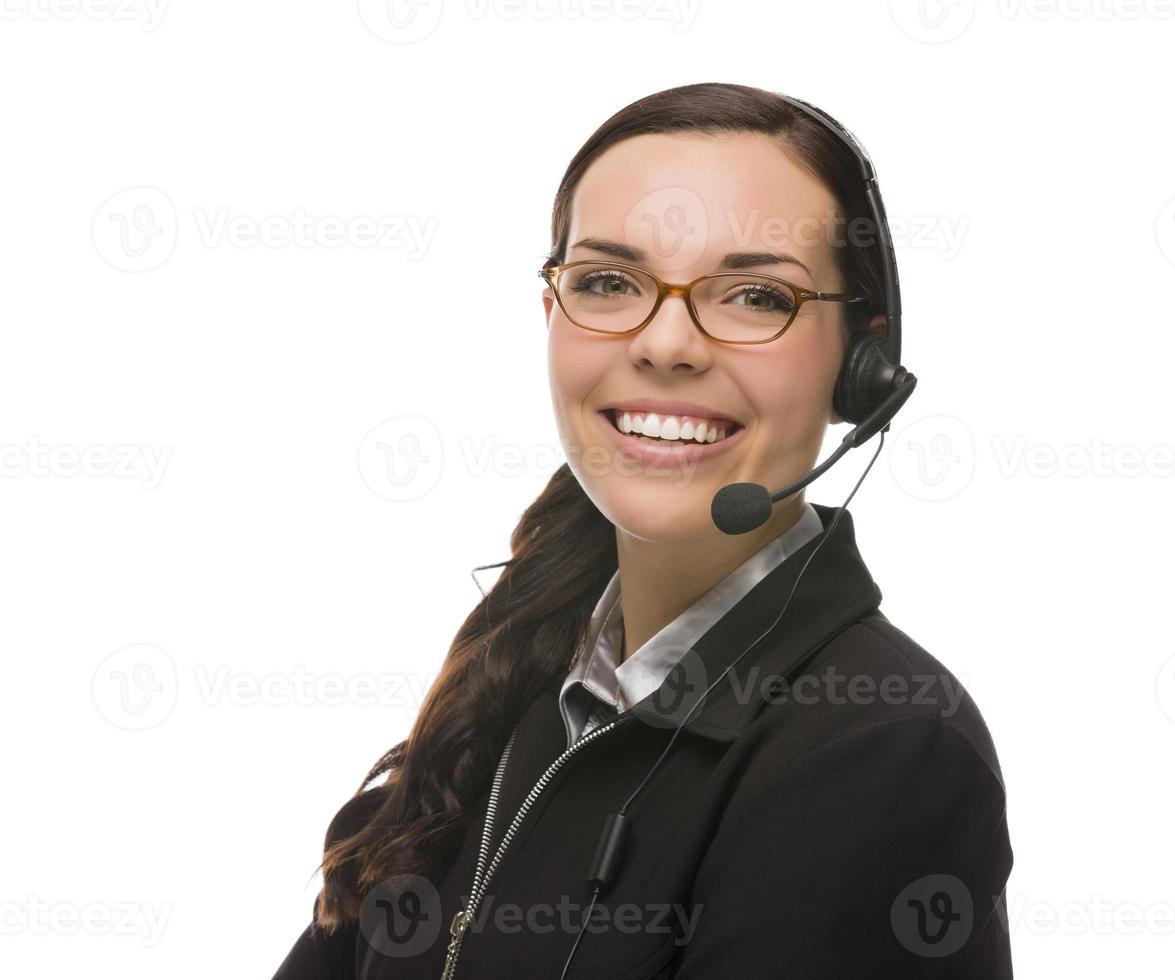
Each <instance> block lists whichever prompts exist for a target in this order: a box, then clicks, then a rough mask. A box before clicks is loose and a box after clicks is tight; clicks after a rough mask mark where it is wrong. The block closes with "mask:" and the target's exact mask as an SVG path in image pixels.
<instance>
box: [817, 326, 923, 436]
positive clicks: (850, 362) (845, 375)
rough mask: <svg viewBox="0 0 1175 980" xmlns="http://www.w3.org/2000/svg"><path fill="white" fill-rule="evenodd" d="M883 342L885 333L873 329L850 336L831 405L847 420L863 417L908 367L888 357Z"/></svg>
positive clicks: (851, 420) (887, 394)
mask: <svg viewBox="0 0 1175 980" xmlns="http://www.w3.org/2000/svg"><path fill="white" fill-rule="evenodd" d="M884 344H885V335H884V334H879V333H874V332H873V331H863V332H861V333H858V334H855V335H854V336H853V337H851V338H850V339H849V347H848V350H847V351H845V359H844V363H843V364H842V365H841V369H840V374H839V375H837V378H836V387H835V388H834V390H833V394H832V407H833V408H834V409H836V414H837V415H839V416H840V417H841V418H842V419H844V420H845V421H846V422H850V423H852V424H853V425H856V424H858V423H860V422H862V421H864V420H865V419H866V418H867V417H868V415H869V413H870V412H872V411H873V410H874V409H875V408H877V406H878V405H880V404H881V403H882V402H883V401H885V399H886V398H887V397H888V396H889V394H890V392H892V391H893V390H894V387H895V386H896V385H897V384H899V383H900V382H901V380H902V379H903V378H904V377H905V375H906V370H905V368H903V367H902V366H901V365H896V364H890V362H889V361H888V360H886V357H885V349H884Z"/></svg>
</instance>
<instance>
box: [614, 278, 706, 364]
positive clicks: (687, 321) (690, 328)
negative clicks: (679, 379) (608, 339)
mask: <svg viewBox="0 0 1175 980" xmlns="http://www.w3.org/2000/svg"><path fill="white" fill-rule="evenodd" d="M628 356H629V360H631V361H632V362H633V363H634V364H636V365H637V366H644V367H652V368H654V369H655V370H659V371H665V372H673V371H677V372H679V373H680V372H682V371H690V370H704V369H705V368H707V367H709V365H710V361H711V357H712V351H711V350H710V344H709V341H708V339H707V338H706V337H705V336H704V335H703V334H702V332H701V331H700V330H699V329H698V326H697V324H696V323H694V319H693V317H692V316H691V315H690V311H689V307H688V306H687V305H686V302H685V297H684V296H681V295H677V294H675V295H672V296H666V297H665V299H664V300H663V301H662V303H661V306H660V308H659V309H658V310H657V312H656V314H655V315H654V317H653V319H652V320H650V321H649V322H648V323H646V324H645V325H644V327H643V328H641V329H640V330H638V331H637V332H636V333H635V334H633V336H632V339H631V340H630V341H629V345H628Z"/></svg>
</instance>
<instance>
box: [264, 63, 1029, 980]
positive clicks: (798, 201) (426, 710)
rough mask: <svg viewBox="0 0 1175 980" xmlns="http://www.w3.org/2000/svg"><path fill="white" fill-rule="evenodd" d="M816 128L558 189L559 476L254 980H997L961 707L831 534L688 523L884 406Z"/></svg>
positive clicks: (649, 161)
mask: <svg viewBox="0 0 1175 980" xmlns="http://www.w3.org/2000/svg"><path fill="white" fill-rule="evenodd" d="M828 119H829V122H828V123H826V122H823V121H821V119H820V118H819V117H818V116H817V115H815V114H813V113H811V112H808V111H806V110H803V109H801V108H800V106H799V105H798V104H797V103H795V102H793V101H792V100H790V99H788V98H787V97H784V96H780V95H777V94H775V93H771V92H767V91H763V90H761V89H756V88H751V87H749V86H743V85H735V84H723V83H704V84H697V85H686V86H681V87H679V88H673V89H668V90H666V91H663V92H658V93H655V94H653V95H651V96H649V97H647V98H644V99H641V100H639V101H638V102H636V103H633V104H632V105H630V106H628V107H626V108H624V109H622V110H621V111H620V112H618V113H616V114H615V115H614V116H613V117H612V118H610V119H609V120H607V121H606V122H605V123H604V124H603V125H602V126H601V127H600V128H599V129H598V130H597V131H596V132H595V133H594V134H592V136H590V137H589V139H588V140H587V142H586V143H585V144H584V146H583V147H582V148H581V150H580V151H579V152H578V153H577V154H576V156H575V157H574V158H573V159H572V161H571V163H570V164H569V166H568V168H567V171H566V173H565V174H564V176H563V179H562V182H561V183H560V186H559V189H558V192H557V194H556V198H555V202H554V210H553V219H552V236H551V246H552V247H551V252H550V254H549V256H548V258H547V261H546V263H545V265H544V267H543V269H542V270H540V275H542V277H543V280H544V282H545V284H546V285H545V288H544V289H543V292H542V303H543V315H544V317H545V318H546V323H547V329H548V368H549V383H550V395H551V404H552V409H553V412H554V416H555V420H556V423H557V426H558V430H559V434H560V438H561V440H562V443H563V446H564V449H565V450H566V453H567V457H568V462H567V464H566V465H564V466H561V467H560V468H559V469H558V470H557V471H556V472H555V474H554V475H553V476H552V478H551V481H550V483H549V484H548V486H547V487H546V489H545V490H544V491H543V493H542V494H541V495H540V496H539V497H538V499H536V500H535V501H534V502H533V503H532V504H531V505H530V506H529V507H528V508H527V510H526V512H525V513H524V514H523V515H522V519H521V521H520V522H519V524H518V526H517V527H516V528H515V529H514V532H513V534H512V536H511V547H512V557H511V558H510V559H509V560H508V561H506V562H504V563H502V564H503V565H504V566H505V568H504V571H503V573H502V574H501V576H500V578H499V580H498V582H497V583H496V584H495V586H494V588H493V589H492V590H491V591H490V592H489V594H488V595H486V596H485V597H484V598H483V600H482V601H481V602H480V603H479V604H478V605H477V607H476V608H475V609H474V610H473V611H472V612H471V613H470V614H469V616H468V618H467V619H466V620H465V622H464V624H463V625H462V627H461V629H460V630H459V631H458V633H457V636H456V637H455V639H454V641H453V644H452V646H451V648H450V650H449V653H448V657H447V659H446V662H445V665H444V668H443V670H442V672H441V675H440V676H439V677H438V678H437V680H436V682H435V683H434V685H433V687H432V689H431V691H430V692H429V695H428V697H427V699H426V701H425V704H424V706H423V708H422V710H421V712H420V716H419V717H418V719H417V720H416V722H415V725H414V727H413V730H412V733H411V734H410V736H409V738H408V739H407V740H405V741H404V742H401V743H400V744H398V745H396V746H395V747H393V748H392V749H391V750H390V751H389V752H388V753H387V754H386V755H385V756H384V757H383V758H382V759H380V760H379V761H378V762H377V763H376V765H375V766H374V767H373V768H372V769H371V771H370V772H369V773H368V775H367V777H366V779H364V781H363V783H362V784H361V786H360V788H359V790H358V791H357V792H356V794H355V796H354V797H353V798H352V799H351V800H350V801H348V802H347V803H346V804H345V805H344V806H343V807H342V808H341V809H340V811H339V812H338V814H337V815H336V817H335V819H334V820H333V821H332V823H331V826H330V827H329V828H328V830H327V835H326V847H325V854H324V860H323V865H322V868H323V878H324V886H323V889H322V891H321V893H320V894H319V896H318V898H317V901H316V903H315V908H314V919H313V922H312V923H311V924H310V926H308V927H307V928H306V930H305V931H304V933H303V934H302V936H301V937H300V938H299V939H298V941H297V943H296V944H295V946H294V948H293V949H291V950H290V953H289V955H288V956H287V958H286V960H285V962H284V963H283V964H282V966H281V967H280V968H279V969H278V972H277V974H276V977H275V980H294V978H310V977H333V976H338V977H355V976H362V977H365V978H377V977H388V978H391V977H396V978H397V980H406V978H415V977H441V978H450V980H451V978H452V977H454V976H468V977H471V978H472V977H517V976H520V975H521V976H535V977H562V978H569V977H583V978H589V977H590V978H596V980H598V978H604V977H606V978H626V980H640V978H667V977H674V978H678V980H703V978H707V980H708V978H714V977H724V976H745V977H768V976H794V977H803V978H805V980H813V978H829V980H832V978H837V980H840V978H843V977H854V978H857V980H870V978H874V980H883V978H884V980H890V978H893V977H903V978H916V977H939V978H947V977H950V978H977V980H978V978H984V980H1001V978H1006V977H1010V976H1011V975H1012V973H1011V954H1010V948H1009V941H1008V936H1007V933H1006V931H1005V930H1004V929H1003V926H1002V923H1003V922H1004V921H1006V902H1005V898H1004V886H1005V882H1006V881H1007V878H1008V874H1009V872H1010V869H1011V864H1012V853H1011V847H1010V843H1009V838H1008V829H1007V823H1006V820H1005V800H1004V789H1003V780H1002V776H1001V773H1000V768H999V763H998V760H997V757H996V752H995V748H994V745H993V744H992V740H991V737H990V735H989V733H988V731H987V727H986V725H985V724H984V721H983V718H982V715H981V714H980V712H979V709H978V707H977V706H976V705H975V703H974V701H973V700H972V699H971V697H970V696H969V695H968V694H967V692H966V691H965V690H964V689H963V688H962V685H960V684H959V682H958V680H957V679H956V678H955V677H954V675H953V674H951V672H950V671H949V670H948V669H947V668H946V667H944V666H943V664H941V663H940V662H939V661H938V660H936V659H935V658H933V657H932V656H931V655H930V654H929V653H928V652H927V651H925V650H924V649H922V647H920V646H919V645H918V644H917V643H915V642H914V641H913V640H912V639H911V638H910V637H909V636H908V635H907V634H905V633H904V632H902V631H901V630H899V629H897V628H896V627H895V626H893V625H892V624H891V623H890V622H889V620H888V619H887V618H886V616H885V615H884V614H883V613H882V612H881V610H880V608H879V605H880V601H881V591H880V589H879V588H878V586H877V585H876V583H875V582H874V580H873V578H872V576H871V574H870V572H869V570H868V568H867V567H866V565H865V563H864V561H863V559H862V557H861V555H860V552H859V551H858V549H857V546H856V542H855V538H854V532H853V521H852V518H851V516H850V515H849V514H848V512H847V510H843V509H842V510H838V511H835V512H834V509H833V508H830V507H826V506H823V505H819V504H810V503H808V502H806V501H805V500H804V495H803V492H802V491H799V492H793V493H790V494H788V495H786V496H781V497H780V499H778V500H777V501H774V503H773V505H772V506H770V507H769V513H768V514H767V516H766V519H765V520H763V521H762V522H761V523H759V524H756V525H754V526H753V528H752V529H751V530H749V531H747V532H746V533H724V532H723V531H720V530H719V529H718V527H716V525H715V520H714V518H713V516H712V514H711V501H712V500H713V499H714V497H715V494H716V493H717V492H718V491H719V490H721V489H722V488H723V487H725V486H727V485H729V484H732V483H737V482H746V483H755V484H764V485H767V486H784V487H790V486H791V485H792V484H793V483H795V482H796V481H797V480H798V479H799V478H801V477H803V476H804V475H805V474H808V473H810V472H811V470H812V467H813V463H814V462H815V459H816V457H817V454H818V452H819V450H820V447H821V444H822V441H823V438H824V435H825V432H826V430H827V427H828V426H829V424H835V423H839V422H842V421H850V422H853V423H863V420H866V419H867V418H868V416H869V414H870V412H872V411H875V410H876V409H877V406H876V405H872V404H869V405H866V406H865V407H864V409H862V407H861V402H860V398H859V396H860V395H861V392H859V391H851V392H848V393H846V392H845V391H844V390H843V386H844V378H845V377H846V373H845V370H844V369H845V366H846V363H847V362H848V361H852V360H854V359H855V358H857V357H858V356H873V355H872V354H871V353H870V352H871V351H874V352H875V351H876V350H878V349H879V347H880V345H879V344H878V343H875V342H874V341H875V340H877V339H878V338H879V337H881V335H882V334H881V332H882V330H883V329H885V328H887V327H892V326H893V325H894V324H895V323H897V324H899V325H900V319H898V318H895V317H894V315H893V314H894V311H895V309H896V298H894V297H891V296H889V295H887V293H889V292H891V290H889V289H887V287H888V286H889V285H890V284H895V278H896V273H895V274H892V275H889V276H887V274H886V262H887V257H886V253H885V249H884V246H883V243H884V242H887V241H888V239H884V238H882V237H880V233H881V229H879V228H877V227H876V226H874V227H873V228H872V232H873V234H872V235H871V236H867V240H860V239H859V238H858V237H854V236H846V234H845V232H846V230H848V229H850V228H854V227H856V228H859V227H860V225H861V223H865V224H866V226H868V224H869V220H870V216H871V215H876V214H877V213H878V211H877V210H875V209H874V208H873V206H872V203H871V201H870V198H869V196H868V193H869V191H867V188H866V186H865V183H866V182H864V181H862V179H861V169H860V158H859V157H858V156H857V155H856V154H855V153H854V151H853V150H852V148H851V146H850V144H849V143H848V142H847V141H846V139H845V138H844V137H842V136H841V135H838V133H837V132H836V131H834V130H833V128H832V125H835V122H834V121H833V120H831V117H828ZM895 285H896V284H895ZM887 301H889V302H887ZM885 337H886V340H887V341H889V340H893V341H894V342H895V343H894V346H895V347H896V341H897V339H898V338H897V337H891V336H890V335H889V334H888V333H887V334H886V335H885ZM860 352H865V354H864V355H861V353H860ZM895 363H896V362H895ZM847 376H848V377H854V378H855V377H856V376H857V375H856V374H855V373H853V372H849V374H848V375H847ZM846 405H851V406H852V410H851V411H850V410H849V409H847V408H846V407H845V406H846ZM838 406H839V409H838ZM842 411H843V412H844V415H842V414H841V412H842ZM865 427H867V422H865V423H864V424H863V425H862V428H865ZM483 567H492V566H483ZM793 600H794V601H793ZM785 612H786V613H787V615H786V616H784V613H785ZM750 654H753V656H747V655H750ZM735 668H738V669H737V670H736V669H735ZM830 676H831V677H835V678H837V679H838V681H839V683H837V685H836V690H835V693H832V692H827V685H826V686H825V687H823V688H822V687H821V686H820V684H819V683H816V684H814V683H813V681H814V680H817V679H827V678H828V677H830ZM927 678H930V679H931V682H930V683H926V679H927ZM877 691H884V692H886V696H885V697H882V698H880V699H879V698H878V697H877V696H876V695H875V693H874V692H877ZM914 691H916V692H918V696H917V697H915V696H913V695H912V694H911V693H910V692H914ZM825 692H827V693H825ZM789 693H794V696H789ZM679 735H680V736H684V737H681V738H679V737H678V736H679ZM381 775H386V779H385V780H384V781H383V782H382V783H379V784H378V785H374V786H371V785H370V784H372V783H373V782H374V781H375V780H376V778H377V777H378V776H381ZM369 786H370V788H368V787H369ZM601 829H603V833H602V834H601ZM593 855H594V859H593ZM589 859H591V860H589ZM589 923H591V926H590V928H589ZM585 932H590V933H591V935H590V936H586V937H585ZM523 963H525V966H524V967H523V966H522V965H521V964H523Z"/></svg>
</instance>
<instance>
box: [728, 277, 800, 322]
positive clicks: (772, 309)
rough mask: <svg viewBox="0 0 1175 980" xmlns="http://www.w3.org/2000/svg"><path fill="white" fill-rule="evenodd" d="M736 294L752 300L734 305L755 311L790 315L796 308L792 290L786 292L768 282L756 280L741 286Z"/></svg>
mask: <svg viewBox="0 0 1175 980" xmlns="http://www.w3.org/2000/svg"><path fill="white" fill-rule="evenodd" d="M735 295H736V296H739V297H746V298H747V299H748V300H750V302H748V303H733V304H732V305H734V306H739V307H742V308H743V309H745V310H749V311H751V312H753V313H786V314H788V315H790V314H791V313H792V312H793V311H794V310H795V308H796V302H795V298H794V297H793V296H792V294H791V293H790V292H784V291H783V290H781V289H778V288H777V287H775V286H770V285H768V284H767V283H762V282H756V283H750V284H748V285H746V286H740V287H738V289H737V292H736V294H735ZM728 302H729V301H728Z"/></svg>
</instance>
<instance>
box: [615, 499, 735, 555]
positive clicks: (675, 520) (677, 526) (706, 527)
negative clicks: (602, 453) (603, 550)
mask: <svg viewBox="0 0 1175 980" xmlns="http://www.w3.org/2000/svg"><path fill="white" fill-rule="evenodd" d="M642 498H643V499H642ZM711 498H712V495H710V494H705V493H703V492H702V491H701V489H700V487H693V488H687V489H682V488H672V489H670V488H662V489H659V490H655V491H653V492H650V493H648V494H634V493H632V492H631V490H630V489H629V488H624V487H622V488H620V489H619V490H617V491H615V492H612V493H607V494H606V495H605V496H604V499H603V500H602V502H598V503H597V506H598V507H599V508H600V511H601V513H603V514H604V516H605V517H607V518H608V520H610V521H611V522H612V523H613V524H615V525H616V527H617V528H618V529H619V530H621V531H623V532H624V533H625V534H628V535H631V536H632V537H634V538H639V539H641V540H642V541H659V542H665V543H668V542H671V541H689V540H694V539H697V538H701V537H705V536H707V535H710V534H713V533H717V528H716V527H715V526H714V520H713V518H711V517H710V500H711Z"/></svg>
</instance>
